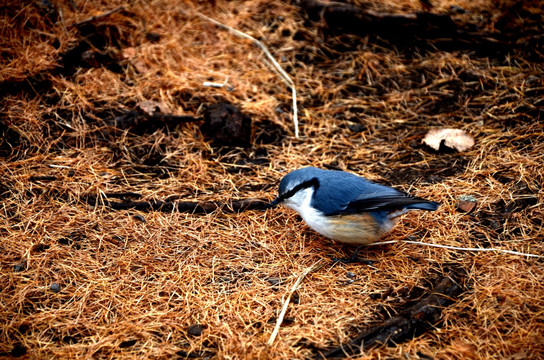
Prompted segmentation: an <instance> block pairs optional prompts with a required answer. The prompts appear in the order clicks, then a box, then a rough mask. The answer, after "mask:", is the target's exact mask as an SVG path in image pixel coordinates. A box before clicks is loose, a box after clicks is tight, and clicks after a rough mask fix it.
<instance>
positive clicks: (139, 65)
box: [121, 47, 150, 74]
mask: <svg viewBox="0 0 544 360" xmlns="http://www.w3.org/2000/svg"><path fill="white" fill-rule="evenodd" d="M121 54H122V55H123V57H124V58H125V59H126V60H128V62H130V64H131V65H132V66H134V68H135V69H136V71H138V72H139V73H140V74H143V73H146V72H148V71H149V70H150V69H149V66H147V64H146V63H144V62H143V61H142V60H141V59H139V58H138V57H137V56H136V55H137V54H136V49H135V48H133V47H127V48H124V49H123V50H122V51H121Z"/></svg>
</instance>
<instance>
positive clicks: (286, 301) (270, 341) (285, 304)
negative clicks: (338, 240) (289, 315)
mask: <svg viewBox="0 0 544 360" xmlns="http://www.w3.org/2000/svg"><path fill="white" fill-rule="evenodd" d="M322 261H323V259H321V260H319V261H318V262H316V263H315V264H313V265H312V266H310V267H309V268H307V269H306V270H304V271H303V272H302V274H300V276H299V277H298V279H297V281H295V283H294V284H293V287H292V288H291V290H289V292H288V293H287V297H286V298H285V299H284V301H283V306H282V308H281V311H280V314H279V316H278V319H277V320H276V326H274V331H272V334H271V335H270V338H269V339H268V345H272V344H273V343H274V340H276V337H277V336H278V333H279V331H280V326H281V324H282V323H283V318H284V317H285V313H286V312H287V307H288V306H289V302H290V301H291V297H292V296H293V293H294V292H295V291H297V289H298V288H299V287H300V284H302V280H304V278H305V277H306V275H308V274H309V273H311V272H314V271H316V270H318V269H320V268H321V267H322V266H323V265H322V264H321V263H322Z"/></svg>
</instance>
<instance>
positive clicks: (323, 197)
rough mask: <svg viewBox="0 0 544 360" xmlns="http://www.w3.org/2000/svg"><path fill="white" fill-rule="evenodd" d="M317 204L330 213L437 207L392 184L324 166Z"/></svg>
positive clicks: (314, 203)
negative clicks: (378, 182)
mask: <svg viewBox="0 0 544 360" xmlns="http://www.w3.org/2000/svg"><path fill="white" fill-rule="evenodd" d="M319 179H320V185H319V188H318V189H317V190H316V193H315V195H314V199H313V205H314V206H315V207H317V208H319V209H323V210H324V211H323V212H324V214H325V215H327V216H333V215H343V214H354V213H361V212H366V211H393V210H397V209H421V210H430V211H433V210H436V209H437V208H438V206H439V204H438V203H436V202H434V201H428V200H425V199H422V198H418V197H415V196H411V195H409V194H407V193H404V192H402V191H400V190H397V189H394V188H392V187H389V186H385V185H380V184H376V183H373V182H370V181H368V180H366V179H364V178H362V177H359V176H356V175H353V174H350V173H346V172H339V171H327V170H321V173H320V175H319Z"/></svg>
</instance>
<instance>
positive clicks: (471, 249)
mask: <svg viewBox="0 0 544 360" xmlns="http://www.w3.org/2000/svg"><path fill="white" fill-rule="evenodd" d="M398 242H403V243H408V244H415V245H425V246H431V247H437V248H443V249H451V250H461V251H495V252H502V253H505V254H512V255H519V256H528V257H536V258H541V259H542V258H544V256H543V255H536V254H527V253H522V252H518V251H513V250H504V249H496V248H464V247H458V246H450V245H439V244H430V243H424V242H419V241H411V240H391V241H382V242H377V243H373V244H369V246H373V245H386V244H394V243H398Z"/></svg>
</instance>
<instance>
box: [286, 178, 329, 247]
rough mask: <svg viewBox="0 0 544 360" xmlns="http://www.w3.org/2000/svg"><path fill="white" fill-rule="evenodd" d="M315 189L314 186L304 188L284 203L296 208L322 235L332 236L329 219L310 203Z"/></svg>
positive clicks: (306, 221) (307, 222)
mask: <svg viewBox="0 0 544 360" xmlns="http://www.w3.org/2000/svg"><path fill="white" fill-rule="evenodd" d="M314 191H315V190H314V188H313V187H309V188H306V189H302V190H300V191H298V192H297V193H296V194H295V195H293V196H291V197H290V198H288V199H286V200H285V201H284V203H283V204H284V205H285V206H287V207H288V208H291V209H293V210H295V211H296V212H297V213H298V214H299V215H300V217H302V219H303V220H304V222H305V223H306V224H308V226H310V227H311V228H312V229H314V230H315V231H317V232H318V233H320V234H321V235H324V236H326V237H331V238H332V236H331V234H330V232H329V219H327V217H326V216H325V215H324V214H323V213H322V212H321V211H319V210H316V209H315V208H313V207H312V206H311V205H310V203H311V202H312V196H313V194H314Z"/></svg>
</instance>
